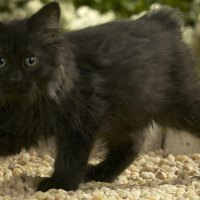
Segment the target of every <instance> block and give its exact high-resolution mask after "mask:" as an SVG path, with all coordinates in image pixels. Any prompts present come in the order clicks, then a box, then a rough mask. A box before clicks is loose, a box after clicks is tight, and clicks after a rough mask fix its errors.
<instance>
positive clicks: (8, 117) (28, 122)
mask: <svg viewBox="0 0 200 200" xmlns="http://www.w3.org/2000/svg"><path fill="white" fill-rule="evenodd" d="M56 116H57V112H56V110H55V109H54V108H53V107H48V106H47V105H38V106H32V107H25V106H7V107H3V108H1V109H0V131H1V132H7V133H11V134H16V135H19V136H20V135H21V136H23V137H26V136H30V135H42V134H45V133H46V134H51V132H52V131H53V124H54V125H55V124H57V120H56Z"/></svg>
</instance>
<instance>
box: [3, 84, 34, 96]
mask: <svg viewBox="0 0 200 200" xmlns="http://www.w3.org/2000/svg"><path fill="white" fill-rule="evenodd" d="M31 88H32V85H31V84H28V85H23V84H20V85H19V84H15V85H12V86H9V87H5V88H3V91H4V92H5V93H6V94H8V95H18V94H27V93H28V92H29V91H30V90H31Z"/></svg>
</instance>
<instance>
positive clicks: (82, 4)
mask: <svg viewBox="0 0 200 200" xmlns="http://www.w3.org/2000/svg"><path fill="white" fill-rule="evenodd" d="M50 1H51V0H0V19H8V18H21V17H25V16H30V15H31V14H32V13H34V12H36V11H37V10H38V9H39V8H41V7H42V6H43V5H45V4H47V3H49V2H50ZM57 1H58V2H59V3H60V4H61V8H62V25H63V27H64V28H66V29H69V30H70V29H77V28H83V27H86V26H92V25H95V24H99V23H104V22H107V21H110V20H113V19H116V18H129V19H135V18H137V17H139V16H140V15H142V14H144V13H145V12H146V11H147V10H149V9H152V8H155V7H159V6H160V5H169V6H171V7H175V8H179V9H180V10H181V11H182V12H183V14H184V22H185V26H186V28H185V31H184V36H185V38H186V41H187V42H189V43H193V44H196V41H195V42H193V40H192V39H193V38H196V37H197V35H198V32H199V31H198V29H200V28H198V27H200V26H199V24H200V0H57ZM194 35H195V36H194ZM199 41H200V40H199ZM199 46H200V45H199ZM195 48H196V47H195Z"/></svg>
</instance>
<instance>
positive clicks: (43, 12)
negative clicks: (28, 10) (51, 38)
mask: <svg viewBox="0 0 200 200" xmlns="http://www.w3.org/2000/svg"><path fill="white" fill-rule="evenodd" d="M59 28H60V7H59V4H58V3H57V2H52V3H49V4H47V5H46V6H44V7H43V8H42V9H40V10H39V11H38V12H37V13H35V14H34V15H33V16H31V17H30V18H29V19H28V31H29V32H34V33H35V32H37V33H39V34H42V33H44V32H45V33H48V32H49V33H51V32H55V31H57V30H58V29H59Z"/></svg>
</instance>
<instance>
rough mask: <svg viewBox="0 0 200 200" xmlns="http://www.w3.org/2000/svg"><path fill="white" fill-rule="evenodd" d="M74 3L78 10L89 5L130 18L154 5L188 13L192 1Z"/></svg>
mask: <svg viewBox="0 0 200 200" xmlns="http://www.w3.org/2000/svg"><path fill="white" fill-rule="evenodd" d="M73 3H74V5H75V6H76V7H77V8H78V7H80V6H82V5H88V6H89V7H91V8H94V9H97V10H99V11H101V12H106V11H109V10H113V11H114V12H115V13H116V14H117V15H118V16H122V17H129V16H131V15H133V14H136V13H139V12H141V11H143V10H147V9H149V7H150V6H151V5H152V4H153V3H159V4H165V5H169V6H172V7H179V8H180V9H181V10H182V11H184V12H188V11H189V10H190V4H191V0H121V1H119V0H84V1H82V0H73Z"/></svg>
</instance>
